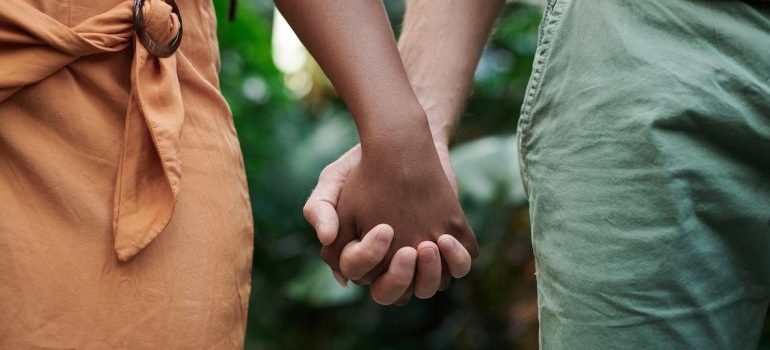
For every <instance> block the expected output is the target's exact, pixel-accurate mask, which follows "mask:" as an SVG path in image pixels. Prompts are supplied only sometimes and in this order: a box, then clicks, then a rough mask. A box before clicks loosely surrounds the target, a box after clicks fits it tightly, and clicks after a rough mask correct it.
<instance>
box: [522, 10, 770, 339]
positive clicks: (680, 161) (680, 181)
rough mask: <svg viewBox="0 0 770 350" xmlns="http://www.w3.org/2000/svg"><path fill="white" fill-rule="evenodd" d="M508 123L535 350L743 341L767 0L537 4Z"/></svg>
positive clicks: (760, 161)
mask: <svg viewBox="0 0 770 350" xmlns="http://www.w3.org/2000/svg"><path fill="white" fill-rule="evenodd" d="M518 137H519V139H518V142H519V151H520V162H521V169H522V177H523V179H524V182H525V188H526V189H527V192H528V196H529V201H530V215H531V220H532V225H533V226H532V235H533V246H534V250H535V257H536V261H537V265H536V266H537V285H538V304H539V305H538V306H539V317H540V344H541V348H542V349H544V350H549V349H592V350H593V349H756V347H757V342H758V340H759V336H760V333H761V328H762V324H763V321H764V317H765V315H766V312H767V307H768V301H770V6H769V5H768V4H752V3H749V2H741V1H705V0H704V1H688V0H644V1H638V0H625V1H624V0H555V1H554V0H550V1H548V4H547V6H546V11H545V16H544V19H543V23H542V25H541V31H540V36H539V43H538V50H537V54H536V59H535V64H534V69H533V73H532V77H531V79H530V84H529V87H528V91H527V95H526V99H525V101H524V105H523V107H522V114H521V119H520V122H519V134H518Z"/></svg>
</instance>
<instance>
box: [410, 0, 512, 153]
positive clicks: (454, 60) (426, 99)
mask: <svg viewBox="0 0 770 350" xmlns="http://www.w3.org/2000/svg"><path fill="white" fill-rule="evenodd" d="M503 3H504V1H503V0H480V1H467V0H446V1H429V0H411V1H409V2H408V3H407V11H406V16H405V18H404V27H403V30H402V33H401V37H400V38H399V41H398V48H399V51H400V52H401V58H402V60H403V62H404V66H405V67H406V71H407V75H408V77H409V81H410V82H411V84H412V88H413V89H414V91H415V93H416V94H417V98H418V99H419V101H420V104H421V105H422V107H423V109H424V110H425V112H426V113H427V115H428V120H429V122H430V128H431V131H432V132H433V139H434V140H435V141H436V143H437V144H438V145H439V146H440V145H443V146H446V145H447V144H448V143H449V138H450V135H451V134H452V130H454V127H455V124H456V123H457V120H458V118H459V116H460V113H462V110H463V107H464V105H465V100H466V97H467V96H468V94H469V91H470V88H471V86H472V81H473V73H474V71H475V69H476V65H477V64H478V61H479V57H480V56H481V51H482V49H483V48H484V44H485V43H486V41H487V37H488V36H489V33H490V31H491V29H492V24H493V23H494V20H495V18H496V17H497V15H498V13H499V12H500V9H501V8H502V6H503Z"/></svg>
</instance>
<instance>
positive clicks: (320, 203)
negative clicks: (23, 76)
mask: <svg viewBox="0 0 770 350" xmlns="http://www.w3.org/2000/svg"><path fill="white" fill-rule="evenodd" d="M436 149H437V150H438V153H439V159H440V160H441V163H442V165H443V168H444V172H445V173H446V176H447V177H448V178H449V179H450V181H449V184H450V185H451V186H452V188H456V185H455V183H454V172H453V170H452V167H451V163H450V162H449V156H448V150H447V147H446V146H445V145H441V144H437V145H436ZM360 157H361V151H360V147H359V146H356V147H354V148H353V149H351V150H350V151H349V152H347V153H346V154H344V155H343V156H342V157H340V159H338V160H337V161H335V162H334V163H332V164H330V165H329V166H327V167H326V168H325V169H324V171H323V172H322V174H321V177H320V180H319V183H318V186H317V187H316V189H315V190H314V191H313V194H312V195H311V197H310V199H309V200H308V202H307V204H306V205H305V216H306V218H307V219H308V221H309V222H310V223H311V224H312V225H313V227H314V228H315V229H316V232H317V234H318V237H319V240H320V241H321V242H322V243H323V244H324V245H328V244H330V243H331V242H332V241H335V239H336V233H337V228H338V227H339V221H338V218H337V216H336V212H335V206H336V205H337V200H338V197H339V192H340V188H341V186H342V184H343V183H345V181H346V179H347V178H348V176H349V174H350V173H351V171H352V170H353V169H354V168H356V167H357V166H358V163H359V161H360ZM446 202H449V203H451V202H455V203H456V197H454V196H452V198H451V201H446ZM452 210H459V209H457V208H454V209H452ZM460 213H461V211H460ZM383 227H384V228H383ZM380 229H382V231H384V232H379V230H380ZM392 232H393V231H392V229H390V228H389V227H388V226H386V225H382V226H380V227H377V228H375V229H373V230H372V231H371V232H370V233H368V234H367V235H365V236H364V239H363V240H361V241H359V240H358V239H356V238H355V237H352V238H348V240H346V241H347V244H346V245H345V246H344V250H343V252H342V254H340V246H341V245H342V244H344V243H345V241H343V240H340V241H339V242H338V243H336V244H335V245H336V246H335V247H334V249H329V248H325V256H326V257H327V259H328V260H331V261H332V262H334V261H335V260H336V259H335V258H339V261H340V268H338V269H336V272H335V277H337V279H338V280H340V281H342V282H344V281H346V278H345V277H344V276H343V274H341V273H340V271H342V272H344V273H345V275H347V276H351V277H353V278H354V279H358V278H360V277H361V276H364V275H365V274H367V273H368V272H369V271H370V270H371V269H372V268H373V267H375V266H376V265H377V264H380V262H381V261H382V258H383V256H384V255H385V254H386V252H387V251H388V246H389V244H390V240H391V239H392V236H393V233H392ZM431 238H432V239H431V241H436V242H437V243H438V246H436V243H433V242H431V241H423V242H421V243H420V244H419V245H418V246H417V248H418V251H419V253H417V255H418V258H417V262H416V266H417V268H416V270H417V271H416V277H415V278H414V282H415V284H414V292H415V294H416V295H417V296H418V297H421V298H427V297H430V296H432V295H433V294H435V292H436V290H437V289H438V285H439V282H441V285H442V287H446V286H448V282H449V280H450V278H448V277H449V276H448V272H451V274H452V276H454V277H457V278H459V277H462V276H464V275H465V274H466V273H467V272H468V271H469V269H470V260H471V259H470V255H469V253H468V252H467V251H466V249H465V248H464V247H463V246H462V245H461V244H459V243H458V242H457V240H455V239H454V237H452V236H450V235H443V236H440V237H438V240H436V239H435V236H434V237H431ZM470 238H471V239H472V241H471V242H472V246H471V247H472V248H474V249H475V240H474V239H473V237H472V236H470ZM395 247H396V246H394V249H391V252H390V253H391V254H395V253H394V252H393V250H395ZM330 252H334V253H330ZM412 252H413V250H412ZM439 252H440V253H441V254H440V255H439V254H438V253H439ZM340 255H341V256H340ZM441 258H443V259H444V262H445V266H444V268H443V269H442V268H441V265H440V264H439V261H440V259H441ZM385 262H387V260H385ZM383 264H384V263H383ZM383 264H381V265H383ZM335 266H336V264H335ZM409 266H411V267H409ZM414 266H415V262H414V255H413V254H412V253H409V250H406V251H405V253H404V254H401V253H399V254H395V257H394V259H393V260H392V262H391V263H390V268H389V271H388V272H387V273H386V274H384V275H382V276H380V277H378V278H377V279H376V280H375V281H374V284H373V286H372V296H373V298H374V299H375V300H376V301H378V302H380V303H383V304H390V303H393V302H394V301H396V299H398V298H399V296H402V294H404V297H403V298H401V301H404V300H405V299H406V298H407V297H408V296H410V295H411V292H410V293H404V292H405V291H407V289H408V287H409V286H410V284H411V282H412V279H413V276H414V275H415V271H414V270H415V268H414ZM380 268H382V267H380ZM441 272H443V273H444V276H443V278H440V277H438V276H440V274H441ZM386 277H387V278H386Z"/></svg>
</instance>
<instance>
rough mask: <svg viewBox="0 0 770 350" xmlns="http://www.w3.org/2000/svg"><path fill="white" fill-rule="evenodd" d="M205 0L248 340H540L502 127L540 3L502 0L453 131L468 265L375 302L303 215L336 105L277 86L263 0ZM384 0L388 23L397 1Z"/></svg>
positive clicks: (374, 344) (514, 173) (519, 88)
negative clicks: (246, 282) (342, 282)
mask: <svg viewBox="0 0 770 350" xmlns="http://www.w3.org/2000/svg"><path fill="white" fill-rule="evenodd" d="M215 4H216V5H217V15H218V20H219V29H218V31H219V33H218V34H219V40H220V50H221V57H222V72H221V88H222V90H223V92H224V94H225V96H226V97H227V99H228V101H229V103H230V106H231V108H232V110H233V114H234V118H235V122H236V126H237V128H238V133H239V136H240V142H241V147H242V149H243V154H244V158H245V162H246V168H247V172H248V179H249V187H250V195H251V199H252V207H253V214H254V221H255V228H256V232H255V247H254V266H253V274H252V292H251V304H250V309H249V320H248V330H247V338H246V341H247V343H246V348H247V349H535V348H537V308H536V304H535V302H536V299H535V298H536V295H535V281H534V264H533V260H532V253H531V246H530V240H529V239H530V238H529V222H528V214H527V210H526V207H525V206H524V200H523V194H522V192H521V188H520V184H519V180H518V169H517V164H518V163H517V162H516V155H515V151H514V147H515V144H514V141H513V138H512V135H513V133H514V132H515V125H516V122H517V120H518V114H519V107H520V104H521V101H522V98H523V94H524V91H525V85H526V83H527V79H528V77H529V73H530V69H531V65H532V59H533V55H534V52H535V45H536V35H537V26H538V24H539V21H540V16H541V9H540V8H539V7H537V6H533V5H528V4H522V3H511V4H508V5H507V6H506V8H505V10H504V13H503V15H502V16H501V17H500V19H499V21H498V23H497V25H496V29H495V32H494V34H493V36H492V39H491V41H490V43H489V45H488V46H487V48H486V49H485V51H484V54H483V56H482V60H481V63H480V65H479V68H478V70H477V72H476V76H475V88H474V93H473V95H472V96H471V98H470V99H469V101H468V107H467V111H466V113H465V116H464V118H463V123H462V124H461V126H460V127H459V130H458V131H457V135H456V138H455V140H456V145H455V147H454V150H453V160H454V162H455V165H456V167H457V169H458V177H459V181H460V186H461V192H462V194H461V197H462V202H463V206H464V208H465V209H466V213H467V214H468V217H469V219H470V220H471V224H472V225H473V227H474V228H475V230H476V233H477V235H478V236H479V242H480V245H481V255H480V256H481V258H480V259H479V260H478V261H477V262H475V263H474V271H473V273H472V274H471V275H470V276H469V277H467V278H465V279H462V280H459V281H455V282H454V283H453V285H452V287H451V288H450V289H449V290H448V291H447V292H443V293H440V294H439V295H437V296H436V297H434V298H433V299H431V300H427V301H420V300H413V301H412V302H411V303H410V304H409V305H408V306H406V307H381V306H378V305H376V304H375V303H374V302H372V301H371V299H370V298H369V296H368V289H367V288H365V287H358V286H351V287H348V288H346V289H343V288H341V287H339V286H337V285H336V284H335V283H334V281H333V279H332V278H331V274H330V273H329V271H328V268H327V267H326V266H325V265H324V264H322V262H321V260H320V258H319V244H318V242H317V240H316V238H315V235H314V233H313V231H312V229H311V228H310V227H309V226H308V225H307V224H306V223H305V221H304V219H303V217H302V211H301V208H302V205H303V204H304V201H305V199H306V197H307V196H308V195H309V193H310V191H311V189H312V187H313V185H314V184H315V181H316V178H317V175H318V173H319V172H320V170H321V169H322V168H323V166H324V165H325V164H327V163H329V162H331V161H333V160H334V159H335V158H336V157H337V156H338V155H339V154H341V153H342V152H344V151H345V150H346V149H348V148H349V147H350V146H352V145H353V144H355V142H356V138H357V135H356V132H355V129H354V127H353V123H352V122H351V121H350V118H349V116H348V114H347V111H346V110H345V108H344V106H343V105H342V103H341V101H340V100H339V98H338V97H336V96H335V95H334V93H333V91H332V90H331V89H330V88H329V87H328V84H325V83H324V82H323V81H321V80H319V79H315V80H314V82H315V86H314V87H313V89H312V90H311V91H310V93H309V94H308V95H307V96H303V97H298V96H297V95H296V93H294V92H292V91H291V90H290V89H288V88H287V87H286V86H287V84H286V77H285V76H284V74H283V73H282V72H281V71H280V70H279V69H278V68H276V66H275V64H274V62H273V58H272V46H271V44H272V43H271V40H272V38H271V33H272V26H273V23H272V22H273V16H274V10H273V6H272V2H270V1H266V0H252V1H241V4H240V6H239V8H238V14H237V20H236V21H234V22H228V21H227V20H226V19H225V18H226V12H227V5H228V4H227V1H225V0H216V1H215ZM386 5H387V7H388V11H389V13H390V15H391V20H392V21H393V25H394V28H395V30H396V32H397V31H398V28H399V26H400V20H401V17H402V15H403V9H404V4H403V1H388V2H386ZM768 333H770V329H766V332H765V334H768ZM767 338H768V337H765V339H767ZM766 343H767V342H766ZM765 346H766V347H765V348H768V347H770V345H765Z"/></svg>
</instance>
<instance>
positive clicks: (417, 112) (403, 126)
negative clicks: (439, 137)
mask: <svg viewBox="0 0 770 350" xmlns="http://www.w3.org/2000/svg"><path fill="white" fill-rule="evenodd" d="M372 120H373V121H372V123H370V124H368V125H362V126H360V127H359V134H360V141H361V149H362V151H363V152H364V153H367V151H372V152H373V151H376V150H377V149H381V148H384V149H388V150H391V151H393V150H399V149H405V148H408V147H410V145H411V144H412V143H414V142H418V141H420V142H421V141H425V140H431V139H432V134H431V128H430V124H429V123H428V118H427V116H426V114H425V111H423V110H422V108H421V107H419V105H418V106H417V107H412V108H399V109H398V110H397V111H395V112H394V113H387V114H386V115H383V116H381V117H378V118H372Z"/></svg>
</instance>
